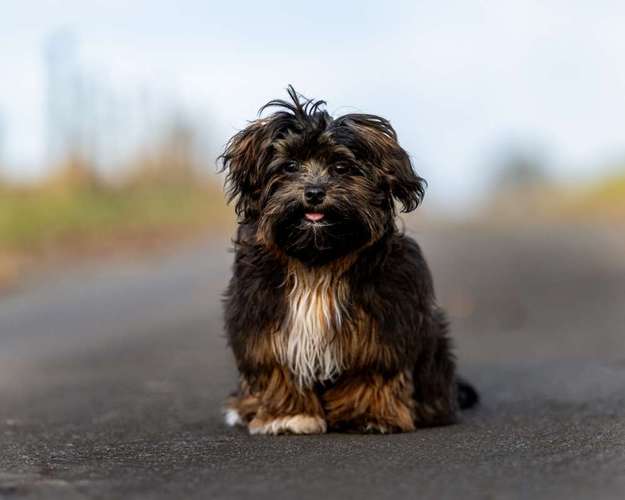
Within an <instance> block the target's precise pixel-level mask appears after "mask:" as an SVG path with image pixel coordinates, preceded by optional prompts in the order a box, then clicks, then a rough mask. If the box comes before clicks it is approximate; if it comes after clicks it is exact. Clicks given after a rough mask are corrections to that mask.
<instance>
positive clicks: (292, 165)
mask: <svg viewBox="0 0 625 500" xmlns="http://www.w3.org/2000/svg"><path fill="white" fill-rule="evenodd" d="M298 169H299V165H298V164H297V162H296V161H287V162H286V163H285V164H284V165H282V170H284V171H285V172H288V173H290V174H291V173H293V172H297V171H298Z"/></svg>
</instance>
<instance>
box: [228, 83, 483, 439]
mask: <svg viewBox="0 0 625 500" xmlns="http://www.w3.org/2000/svg"><path fill="white" fill-rule="evenodd" d="M287 91H288V95H289V100H279V99H276V100H272V101H270V102H268V103H267V104H266V105H264V106H263V107H262V108H261V109H260V111H259V118H258V119H256V120H255V121H252V122H250V123H249V125H248V126H247V127H246V128H245V129H244V130H241V131H240V132H238V133H237V134H236V135H234V136H233V137H232V138H231V139H230V141H229V142H228V144H227V145H226V147H225V151H224V152H223V154H222V155H221V156H220V160H221V168H222V170H223V171H225V172H226V173H227V175H226V188H227V193H228V201H229V202H232V201H234V202H235V211H236V214H237V215H238V219H239V224H238V229H237V235H236V238H235V240H234V252H235V257H234V266H233V275H232V278H231V281H230V283H229V286H228V288H227V291H226V293H225V296H224V306H225V307H224V310H225V314H224V315H225V327H226V332H227V338H228V341H229V345H230V347H231V349H232V351H233V353H234V357H235V359H236V364H237V367H238V370H239V373H240V382H239V386H238V389H237V391H236V392H235V393H234V394H233V395H232V396H231V398H230V399H229V400H228V402H227V405H226V409H225V417H226V423H227V424H229V425H232V426H234V425H242V426H245V427H247V429H248V430H249V432H250V433H251V434H319V433H324V432H326V431H328V430H332V431H346V432H363V433H393V432H410V431H414V430H415V429H417V428H419V427H427V426H438V425H446V424H451V423H453V422H455V421H456V420H457V418H458V410H459V409H461V408H468V407H471V406H473V405H475V404H476V403H477V401H478V394H477V392H476V391H475V389H474V388H473V387H472V386H471V385H469V384H468V383H466V382H464V381H462V380H460V379H459V378H458V377H457V375H456V369H455V362H454V356H453V354H452V350H451V345H450V339H449V337H448V326H447V320H446V318H445V314H444V312H443V311H442V310H441V309H440V308H439V307H438V305H437V303H436V300H435V296H434V290H433V285H432V277H431V275H430V271H429V269H428V266H427V264H426V262H425V260H424V257H423V254H422V253H421V250H420V248H419V246H418V245H417V243H416V242H415V241H414V240H413V239H411V238H409V237H408V236H406V235H404V234H402V232H400V231H399V230H398V228H397V225H396V215H397V209H398V206H397V205H399V207H401V210H402V211H403V212H410V211H412V210H414V209H415V208H416V207H417V206H418V205H419V203H420V202H421V200H422V198H423V195H424V191H425V186H426V183H425V181H424V179H422V178H421V177H419V176H418V175H417V174H416V173H415V171H414V170H413V167H412V164H411V161H410V159H409V156H408V154H407V153H406V151H404V149H402V147H401V146H400V145H399V143H398V140H397V134H396V132H395V130H394V129H393V127H392V126H391V124H390V123H389V121H387V120H386V119H384V118H382V117H380V116H375V115H369V114H346V115H343V116H340V117H338V118H333V117H332V116H330V114H329V113H328V112H327V111H326V109H325V104H326V103H325V101H321V100H311V99H307V98H305V97H303V96H302V95H300V94H298V93H297V92H296V91H295V90H294V89H293V87H292V86H289V87H288V89H287ZM270 108H273V109H274V110H275V111H274V113H273V114H271V115H270V116H266V117H263V112H264V111H265V110H267V109H270Z"/></svg>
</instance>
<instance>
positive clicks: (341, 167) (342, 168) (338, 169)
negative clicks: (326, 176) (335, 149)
mask: <svg viewBox="0 0 625 500" xmlns="http://www.w3.org/2000/svg"><path fill="white" fill-rule="evenodd" d="M332 170H334V172H335V173H337V174H339V175H342V174H346V173H347V172H349V171H350V170H351V169H350V166H349V165H347V164H346V163H337V164H336V165H334V166H333V167H332Z"/></svg>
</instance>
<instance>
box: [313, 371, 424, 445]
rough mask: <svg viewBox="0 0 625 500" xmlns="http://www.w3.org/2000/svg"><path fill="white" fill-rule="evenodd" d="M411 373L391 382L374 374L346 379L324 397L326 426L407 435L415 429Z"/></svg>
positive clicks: (403, 374)
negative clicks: (344, 426)
mask: <svg viewBox="0 0 625 500" xmlns="http://www.w3.org/2000/svg"><path fill="white" fill-rule="evenodd" d="M412 392H413V386H412V376H411V374H410V373H408V372H406V373H401V374H399V375H397V376H396V377H393V378H391V379H385V378H384V377H383V376H382V375H378V374H374V375H368V376H361V377H355V378H354V377H346V379H345V380H344V381H342V382H340V383H338V384H337V385H336V386H335V387H333V388H331V389H329V390H328V391H326V393H325V394H324V395H323V400H324V406H325V410H326V419H327V421H328V424H329V425H330V426H331V427H332V426H339V425H340V424H345V423H349V424H350V426H356V427H358V428H360V429H361V430H363V431H375V432H381V433H386V432H396V431H402V432H409V431H413V430H414V429H415V424H414V400H413V398H412Z"/></svg>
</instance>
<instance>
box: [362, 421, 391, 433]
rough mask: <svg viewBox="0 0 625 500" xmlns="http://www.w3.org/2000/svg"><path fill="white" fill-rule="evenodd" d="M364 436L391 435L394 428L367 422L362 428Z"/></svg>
mask: <svg viewBox="0 0 625 500" xmlns="http://www.w3.org/2000/svg"><path fill="white" fill-rule="evenodd" d="M361 432H362V433H363V434H390V433H391V432H393V428H392V427H390V426H388V425H384V424H380V423H377V422H367V423H366V424H364V425H363V426H362V428H361Z"/></svg>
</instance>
